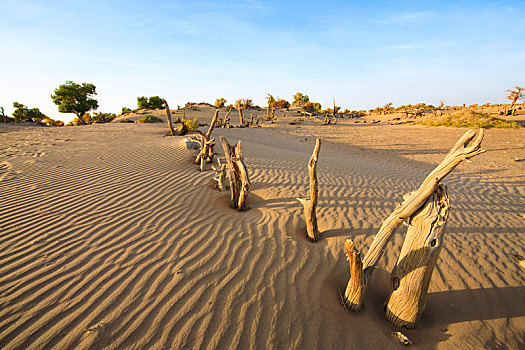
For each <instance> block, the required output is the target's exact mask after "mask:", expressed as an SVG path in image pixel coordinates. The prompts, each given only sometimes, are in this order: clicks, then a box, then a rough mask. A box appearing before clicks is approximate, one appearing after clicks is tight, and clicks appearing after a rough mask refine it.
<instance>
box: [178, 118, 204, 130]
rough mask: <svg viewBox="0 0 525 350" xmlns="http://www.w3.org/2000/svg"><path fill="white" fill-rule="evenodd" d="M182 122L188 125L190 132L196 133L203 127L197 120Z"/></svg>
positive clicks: (184, 120) (183, 120)
mask: <svg viewBox="0 0 525 350" xmlns="http://www.w3.org/2000/svg"><path fill="white" fill-rule="evenodd" d="M182 122H183V123H184V124H185V125H186V127H187V128H188V130H189V131H195V130H197V129H198V128H199V127H200V126H201V124H200V123H199V121H198V120H197V118H193V119H182Z"/></svg>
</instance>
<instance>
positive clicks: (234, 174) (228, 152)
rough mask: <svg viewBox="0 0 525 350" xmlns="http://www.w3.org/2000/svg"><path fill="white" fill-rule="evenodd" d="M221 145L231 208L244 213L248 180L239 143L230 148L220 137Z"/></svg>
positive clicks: (223, 138)
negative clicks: (225, 165) (228, 183)
mask: <svg viewBox="0 0 525 350" xmlns="http://www.w3.org/2000/svg"><path fill="white" fill-rule="evenodd" d="M221 143H222V148H223V149H224V156H225V157H226V164H227V174H228V178H229V181H230V193H231V206H232V208H237V209H239V210H240V211H244V210H246V209H247V207H246V199H247V198H248V193H249V192H250V179H249V177H248V170H247V169H246V164H244V159H243V156H242V151H241V141H239V142H237V144H236V145H235V146H230V144H229V143H228V140H226V138H225V137H224V136H222V135H221Z"/></svg>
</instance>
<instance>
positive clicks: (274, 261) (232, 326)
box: [0, 108, 525, 349]
mask: <svg viewBox="0 0 525 350" xmlns="http://www.w3.org/2000/svg"><path fill="white" fill-rule="evenodd" d="M193 112H194V113H193V114H192V113H190V112H188V117H193V116H194V115H195V116H199V118H200V119H201V120H204V121H207V122H209V120H210V119H211V116H212V111H211V109H206V108H203V109H201V110H199V111H193ZM262 113H263V112H261V114H262ZM223 115H224V113H223V112H221V116H223ZM293 119H294V117H286V118H281V119H280V120H279V121H278V122H277V123H276V124H265V125H263V127H260V128H249V129H247V128H245V129H237V128H235V129H215V130H214V132H213V136H214V137H215V138H218V136H219V135H224V136H226V137H227V138H228V140H229V141H230V143H233V142H236V141H237V140H239V139H240V140H242V145H243V146H242V147H243V154H244V156H245V162H246V165H247V167H248V170H249V172H250V177H251V182H252V192H251V193H250V195H249V197H248V207H249V210H248V211H247V212H238V211H236V210H233V209H231V208H230V207H229V194H228V193H227V192H219V191H217V190H216V189H214V186H213V181H212V174H211V171H206V172H203V173H201V172H199V171H198V166H196V165H195V164H193V161H194V159H195V156H196V151H195V150H187V149H186V148H185V147H184V144H183V142H182V138H181V137H164V134H165V133H166V131H167V128H166V126H165V125H164V124H120V123H111V124H100V125H89V126H82V127H65V128H45V127H31V126H29V127H28V126H17V125H9V126H5V125H1V126H0V348H2V349H42V348H48V349H69V348H82V349H83V348H93V349H102V348H107V349H114V348H115V349H131V348H135V349H162V348H164V349H199V348H210V349H230V348H237V349H250V348H263V349H264V348H268V349H390V348H401V347H403V346H402V345H401V344H400V343H399V342H398V341H397V340H396V339H394V338H393V337H392V336H391V335H390V333H391V332H393V331H396V330H399V329H397V328H396V327H395V326H393V325H391V324H389V323H388V322H387V321H386V320H385V318H384V311H383V302H384V299H385V297H386V294H387V292H388V283H389V272H390V271H391V269H392V268H393V266H394V264H395V261H396V258H397V256H398V254H399V251H400V248H401V244H402V240H403V236H404V232H405V229H402V230H400V231H398V233H397V234H396V235H395V236H394V237H393V239H392V241H391V242H390V243H389V244H388V246H387V248H386V252H385V254H384V255H383V257H382V259H381V260H380V263H379V266H378V269H377V271H376V273H375V274H374V275H373V278H372V280H371V282H370V287H369V292H368V295H367V298H366V300H365V307H364V310H362V311H361V312H359V313H351V312H347V311H345V310H344V309H343V307H342V305H341V303H340V302H341V296H340V293H341V292H343V291H344V288H345V286H346V283H347V281H348V277H349V268H348V263H347V261H346V256H345V254H344V251H343V242H344V240H345V238H348V237H351V238H352V239H353V240H354V242H355V243H356V245H357V248H358V249H359V250H360V251H361V252H362V253H365V252H366V249H367V248H368V247H369V245H370V243H371V241H372V238H373V236H374V234H375V233H376V232H377V230H378V228H379V227H380V225H381V223H382V221H383V220H384V219H385V218H386V217H387V216H388V215H389V214H390V212H391V211H392V210H393V208H394V207H395V205H396V203H398V202H400V201H401V200H402V197H403V195H404V194H405V193H407V192H409V191H411V190H413V189H415V188H417V186H418V185H419V184H420V183H421V181H422V180H423V179H424V178H425V176H426V175H427V174H428V173H429V172H430V171H431V170H432V169H433V168H434V166H435V165H436V164H437V163H438V162H439V161H441V159H442V158H443V157H444V155H445V154H446V153H447V152H448V150H449V149H450V148H451V146H452V145H453V144H454V143H455V142H456V140H457V139H458V138H459V136H461V135H462V134H463V133H464V132H465V131H466V130H464V129H455V128H430V127H423V126H411V125H388V124H387V123H386V122H383V123H379V124H369V123H367V124H354V123H353V122H352V121H350V120H345V121H340V122H338V125H336V126H321V125H320V123H319V122H317V121H302V122H300V123H299V125H289V124H288V123H289V122H290V121H292V120H293ZM295 119H297V118H295ZM232 122H233V124H237V123H238V119H237V118H236V117H235V115H232ZM236 122H237V123H236ZM524 130H525V129H519V130H508V129H507V130H494V129H492V130H487V131H486V136H485V140H484V142H483V148H485V149H487V150H488V151H489V152H487V153H485V154H482V155H480V156H478V157H475V158H473V159H472V163H464V164H462V165H460V167H459V168H458V169H456V170H455V171H454V172H453V173H452V174H450V175H449V176H448V177H447V178H446V179H445V181H444V183H445V184H446V185H447V186H448V188H449V195H450V201H451V205H452V209H451V214H450V217H449V221H448V225H447V229H446V235H445V246H444V249H443V251H442V252H441V255H440V258H439V261H438V264H437V267H436V270H435V271H434V274H433V276H432V281H431V284H430V289H429V296H428V299H427V309H426V311H425V313H424V315H423V317H422V319H421V321H420V322H419V324H418V326H417V328H416V329H414V330H406V329H401V331H402V332H403V333H404V334H406V335H407V336H408V337H409V338H410V340H411V341H412V342H413V345H412V346H411V347H412V348H414V349H434V348H438V349H482V348H496V349H519V348H522V349H523V348H524V347H525V343H524V339H525V270H524V269H523V268H521V267H520V266H519V265H517V264H516V263H515V262H514V261H513V260H512V259H511V255H512V254H521V255H525V241H524V233H525V222H524V220H525V217H524V215H525V205H524V194H525V183H524V168H523V165H524V164H525V162H519V161H513V159H514V158H518V159H524V158H525V147H524V142H525V132H524ZM316 136H319V137H321V138H322V140H323V144H322V147H321V152H320V159H319V163H318V173H319V183H320V202H319V206H318V220H319V225H320V230H321V231H322V240H321V241H320V242H318V243H310V242H308V241H307V240H306V239H305V236H306V233H305V223H304V219H303V212H302V207H301V205H300V204H299V202H297V200H296V199H295V198H296V197H302V196H305V195H306V194H307V189H308V174H307V167H306V166H307V162H308V159H309V157H310V155H311V152H312V149H313V144H314V141H315V137H316ZM216 150H217V151H218V153H219V155H222V153H223V152H222V149H221V148H220V144H219V145H218V146H217V147H216ZM442 329H443V330H442Z"/></svg>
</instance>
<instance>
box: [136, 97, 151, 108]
mask: <svg viewBox="0 0 525 350" xmlns="http://www.w3.org/2000/svg"><path fill="white" fill-rule="evenodd" d="M137 106H138V107H139V109H148V108H149V104H148V98H147V97H146V96H140V97H137Z"/></svg>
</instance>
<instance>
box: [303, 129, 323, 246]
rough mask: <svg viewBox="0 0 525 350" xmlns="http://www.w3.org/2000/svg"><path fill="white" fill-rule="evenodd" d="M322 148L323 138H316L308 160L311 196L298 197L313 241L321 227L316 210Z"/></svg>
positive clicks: (307, 229) (316, 238) (308, 232)
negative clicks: (318, 226)
mask: <svg viewBox="0 0 525 350" xmlns="http://www.w3.org/2000/svg"><path fill="white" fill-rule="evenodd" d="M320 149H321V140H320V139H316V140H315V147H314V151H313V153H312V156H311V157H310V161H309V162H308V174H309V175H310V197H309V198H308V197H307V198H297V200H298V201H299V202H300V203H301V204H302V205H303V208H304V215H305V219H306V232H307V234H308V238H309V239H310V240H311V241H312V242H317V240H318V239H319V238H320V237H319V236H320V233H319V229H318V228H317V215H316V213H315V210H316V208H317V200H318V198H319V182H318V181H317V159H318V158H319V150H320Z"/></svg>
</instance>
